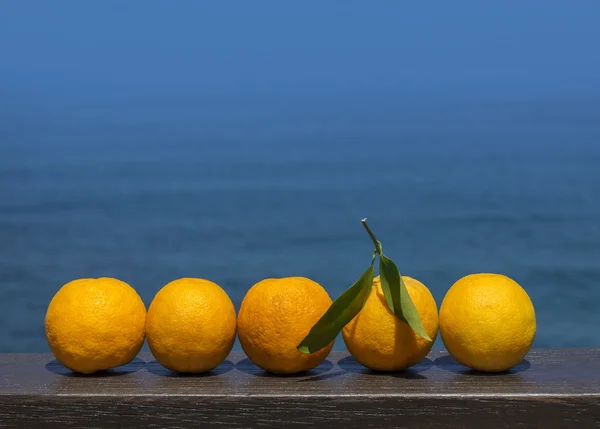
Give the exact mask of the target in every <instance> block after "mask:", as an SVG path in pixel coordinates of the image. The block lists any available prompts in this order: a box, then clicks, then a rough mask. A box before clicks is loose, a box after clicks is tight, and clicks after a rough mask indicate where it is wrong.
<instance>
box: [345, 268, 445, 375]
mask: <svg viewBox="0 0 600 429" xmlns="http://www.w3.org/2000/svg"><path fill="white" fill-rule="evenodd" d="M402 279H403V280H404V283H405V284H406V289H407V290H408V294H409V295H410V298H411V299H412V301H413V303H414V304H415V307H416V308H417V311H418V312H419V316H420V317H421V321H422V322H423V326H424V328H425V331H426V332H427V334H428V335H429V337H430V338H431V339H432V341H427V340H425V339H423V338H421V337H420V336H419V335H417V334H415V332H414V331H413V330H412V329H411V328H410V326H408V325H407V324H406V323H405V322H403V321H401V320H400V319H398V318H397V317H396V316H395V315H394V313H392V311H391V310H390V309H389V307H388V306H387V303H386V300H385V296H384V294H383V290H382V288H381V281H380V278H379V276H377V277H375V279H374V280H373V288H372V289H371V293H370V295H369V297H368V298H367V301H366V303H365V306H364V307H363V308H362V310H361V311H360V312H359V313H358V314H357V315H356V316H355V317H354V319H352V320H351V321H350V322H349V323H348V324H347V325H346V326H345V327H344V329H342V337H343V338H344V342H345V343H346V347H347V348H348V351H349V352H350V354H351V355H352V356H353V357H354V359H356V360H357V361H358V362H359V363H361V364H362V365H364V366H366V367H367V368H370V369H373V370H378V371H400V370H404V369H406V368H408V367H410V366H412V365H416V364H417V363H419V362H420V361H421V360H423V359H424V358H425V356H427V354H428V353H429V351H430V350H431V347H432V346H433V342H434V341H435V338H436V336H437V332H438V311H437V305H436V303H435V300H434V299H433V296H432V295H431V292H430V291H429V289H427V287H426V286H425V285H424V284H423V283H421V282H420V281H418V280H415V279H413V278H411V277H407V276H402Z"/></svg>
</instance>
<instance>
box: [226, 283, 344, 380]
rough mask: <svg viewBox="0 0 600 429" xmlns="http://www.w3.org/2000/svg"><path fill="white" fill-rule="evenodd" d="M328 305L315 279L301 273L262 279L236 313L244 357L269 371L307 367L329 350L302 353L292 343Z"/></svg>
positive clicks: (316, 362) (277, 371) (304, 369)
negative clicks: (293, 275) (299, 274)
mask: <svg viewBox="0 0 600 429" xmlns="http://www.w3.org/2000/svg"><path fill="white" fill-rule="evenodd" d="M330 305H331V298H330V297H329V295H328V294H327V292H326V291H325V289H323V287H322V286H321V285H319V284H318V283H316V282H314V281H312V280H310V279H307V278H305V277H286V278H278V279H265V280H262V281H260V282H258V283H256V284H255V285H254V286H252V287H251V288H250V290H249V291H248V293H247V294H246V296H245V297H244V299H243V301H242V305H241V308H240V312H239V315H238V336H239V338H240V343H241V345H242V348H243V349H244V351H245V352H246V355H248V358H249V359H250V360H251V361H252V362H254V363H255V364H256V365H257V366H259V367H260V368H262V369H264V370H266V371H269V372H272V373H282V374H283V373H296V372H302V371H307V370H309V369H311V368H314V367H315V366H317V365H318V364H319V363H321V362H322V361H323V360H324V359H325V358H326V357H327V355H328V354H329V352H330V351H331V348H332V347H333V342H331V344H330V345H328V346H327V347H325V348H323V349H321V350H319V351H317V352H315V353H313V354H310V355H306V354H303V353H300V352H299V351H298V350H297V349H296V347H297V345H298V344H299V343H300V341H302V340H303V339H304V337H305V336H306V335H307V334H308V332H309V331H310V329H311V328H312V326H313V325H314V324H315V323H316V322H317V321H318V320H319V319H320V318H321V316H322V315H323V314H324V313H325V312H326V311H327V309H328V308H329V306H330Z"/></svg>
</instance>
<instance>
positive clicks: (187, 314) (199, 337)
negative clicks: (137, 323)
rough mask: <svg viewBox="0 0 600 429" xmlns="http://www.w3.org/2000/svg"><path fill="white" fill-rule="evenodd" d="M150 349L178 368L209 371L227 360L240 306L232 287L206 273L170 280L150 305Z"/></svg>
mask: <svg viewBox="0 0 600 429" xmlns="http://www.w3.org/2000/svg"><path fill="white" fill-rule="evenodd" d="M146 332H147V336H148V345H149V346H150V351H151V352H152V354H153V355H154V357H155V358H156V360H157V361H158V362H159V363H160V364H161V365H163V366H164V367H166V368H168V369H170V370H172V371H177V372H206V371H210V370H211V369H213V368H216V367H217V366H218V365H219V364H220V363H221V362H223V361H224V360H225V358H226V357H227V355H228V354H229V352H230V351H231V348H232V347H233V343H234V341H235V332H236V318H235V308H234V306H233V303H232V302H231V299H229V296H228V295H227V293H226V292H225V291H224V290H223V289H222V288H221V287H220V286H219V285H217V284H215V283H213V282H211V281H209V280H204V279H196V278H182V279H178V280H174V281H172V282H170V283H168V284H167V285H165V286H164V287H163V288H162V289H161V290H160V291H158V293H157V294H156V296H155V297H154V299H153V300H152V303H151V304H150V307H149V309H148V318H147V322H146Z"/></svg>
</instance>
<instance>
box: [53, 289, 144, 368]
mask: <svg viewBox="0 0 600 429" xmlns="http://www.w3.org/2000/svg"><path fill="white" fill-rule="evenodd" d="M145 321H146V307H145V306H144V303H143V302H142V299H141V298H140V297H139V295H138V294H137V292H136V291H135V290H134V289H133V288H132V287H131V286H129V285H128V284H127V283H124V282H122V281H120V280H117V279H113V278H106V277H105V278H98V279H79V280H73V281H71V282H69V283H67V284H65V285H64V286H63V287H61V288H60V290H59V291H58V292H57V293H56V295H54V297H53V298H52V300H51V301H50V304H49V305H48V310H47V312H46V319H45V329H46V339H47V341H48V345H49V346H50V349H51V350H52V353H53V354H54V356H55V357H56V359H57V360H58V361H59V362H60V363H62V364H63V365H64V366H66V367H67V368H69V369H71V370H72V371H76V372H81V373H84V374H91V373H94V372H96V371H101V370H105V369H109V368H113V367H116V366H119V365H124V364H126V363H128V362H130V361H131V360H132V359H133V358H134V357H135V356H136V355H137V354H138V353H139V351H140V349H141V348H142V345H143V344H144V338H145V331H144V326H145Z"/></svg>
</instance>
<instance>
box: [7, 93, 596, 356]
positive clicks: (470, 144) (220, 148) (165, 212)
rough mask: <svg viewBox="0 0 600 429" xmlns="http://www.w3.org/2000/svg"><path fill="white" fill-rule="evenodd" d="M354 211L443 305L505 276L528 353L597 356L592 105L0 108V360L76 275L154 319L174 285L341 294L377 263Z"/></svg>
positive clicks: (17, 99)
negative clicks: (140, 306) (109, 281)
mask: <svg viewBox="0 0 600 429" xmlns="http://www.w3.org/2000/svg"><path fill="white" fill-rule="evenodd" d="M365 217H366V218H367V219H368V222H369V225H370V226H371V228H372V230H373V232H374V233H375V235H376V236H377V238H378V239H379V240H380V241H381V242H382V244H383V248H384V251H385V253H386V254H387V255H388V256H389V257H390V258H391V259H393V260H394V261H395V262H396V264H397V265H398V267H399V269H400V271H401V273H402V274H404V275H409V276H411V277H414V278H417V279H419V280H420V281H422V282H423V283H424V284H425V285H427V286H428V287H429V289H430V290H431V292H432V293H433V295H434V297H435V299H436V301H437V303H438V306H439V305H440V304H441V302H442V299H443V298H444V294H445V292H446V291H447V290H448V288H449V287H451V286H452V284H453V283H454V282H455V281H457V280H458V279H460V278H461V277H463V276H465V275H467V274H471V273H477V272H492V273H501V274H504V275H507V276H509V277H511V278H513V279H514V280H515V281H517V282H518V283H519V284H521V285H522V286H523V287H524V288H525V290H526V291H527V293H528V294H529V295H530V297H531V299H532V301H533V303H534V306H535V309H536V315H537V335H536V339H535V343H534V346H535V347H589V346H596V347H598V346H600V329H598V328H599V327H600V311H599V307H598V306H599V305H600V284H599V279H600V98H595V99H594V98H592V97H586V96H585V94H584V95H580V96H577V97H575V96H560V95H552V96H549V95H548V96H530V95H519V94H516V95H514V94H513V96H511V97H508V96H503V95H502V94H496V96H494V97H491V96H490V97H487V98H486V97H480V96H478V95H477V94H466V95H465V94H454V95H453V96H447V97H442V96H435V95H430V96H428V97H419V96H417V95H414V94H413V95H406V94H379V95H377V96H373V95H364V94H363V95H361V94H339V95H336V94H334V95H329V96H320V95H319V94H316V95H315V94H313V95H310V94H307V95H303V94H297V95H296V96H295V97H291V96H285V97H284V96H280V95H278V94H267V95H264V96H248V97H237V98H236V97H220V96H219V95H218V94H213V95H211V96H206V97H191V96H190V97H186V96H185V95H184V96H181V97H169V96H164V97H162V96H161V97H146V98H144V97H141V96H138V97H131V98H128V97H126V96H120V97H118V96H115V97H112V98H111V97H108V96H107V97H104V98H102V97H97V99H92V100H86V99H77V100H74V101H64V100H62V99H61V100H60V102H59V101H57V100H56V99H53V98H52V97H50V96H47V97H42V96H36V95H31V94H29V95H23V94H8V95H7V94H4V97H3V98H2V101H0V352H46V351H48V350H49V349H48V346H47V343H46V340H45V333H44V323H43V322H44V316H45V311H46V309H47V306H48V303H49V302H50V300H51V298H52V296H53V295H54V294H55V293H56V292H57V291H58V289H59V288H60V287H61V286H62V285H64V284H65V283H67V282H69V281H70V280H73V279H77V278H81V277H100V276H109V277H116V278H119V279H121V280H123V281H125V282H127V283H129V284H130V285H131V286H133V287H134V288H135V289H136V290H137V291H138V293H139V294H140V296H141V297H142V299H143V300H144V302H145V304H146V305H149V304H150V302H151V300H152V298H153V296H154V295H155V294H156V292H157V291H158V290H159V289H160V288H161V287H162V286H163V285H165V284H166V283H168V282H169V281H171V280H174V279H177V278H180V277H202V278H207V279H210V280H212V281H214V282H216V283H218V284H219V285H221V286H222V287H223V288H224V289H225V290H226V292H227V293H228V294H229V296H230V297H231V299H232V301H233V303H234V305H235V306H236V309H239V305H240V302H241V300H242V298H243V297H244V294H245V292H246V291H247V290H248V288H250V287H251V286H252V285H253V284H254V283H256V282H258V281H260V280H262V279H264V278H267V277H285V276H306V277H309V278H311V279H313V280H315V281H317V282H319V283H320V284H321V285H323V287H325V288H326V290H327V291H328V293H329V294H330V296H331V297H332V298H336V297H337V296H339V295H340V294H341V293H342V292H343V291H344V290H345V289H346V288H347V287H349V286H350V285H351V284H352V283H353V282H354V281H355V280H356V279H357V278H358V276H359V275H360V274H361V273H362V272H363V271H364V269H366V267H367V266H368V264H369V262H370V258H371V253H372V243H371V241H370V239H369V237H368V235H367V234H366V233H365V231H364V230H363V228H362V226H361V222H360V221H361V219H362V218H365ZM235 348H236V349H238V350H239V349H240V347H239V343H236V346H235ZM335 348H336V349H343V348H344V345H343V341H341V338H340V339H338V340H337V341H336V344H335ZM434 348H438V349H439V348H443V344H442V343H441V340H440V339H439V338H438V340H437V341H436V343H435V345H434Z"/></svg>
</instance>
